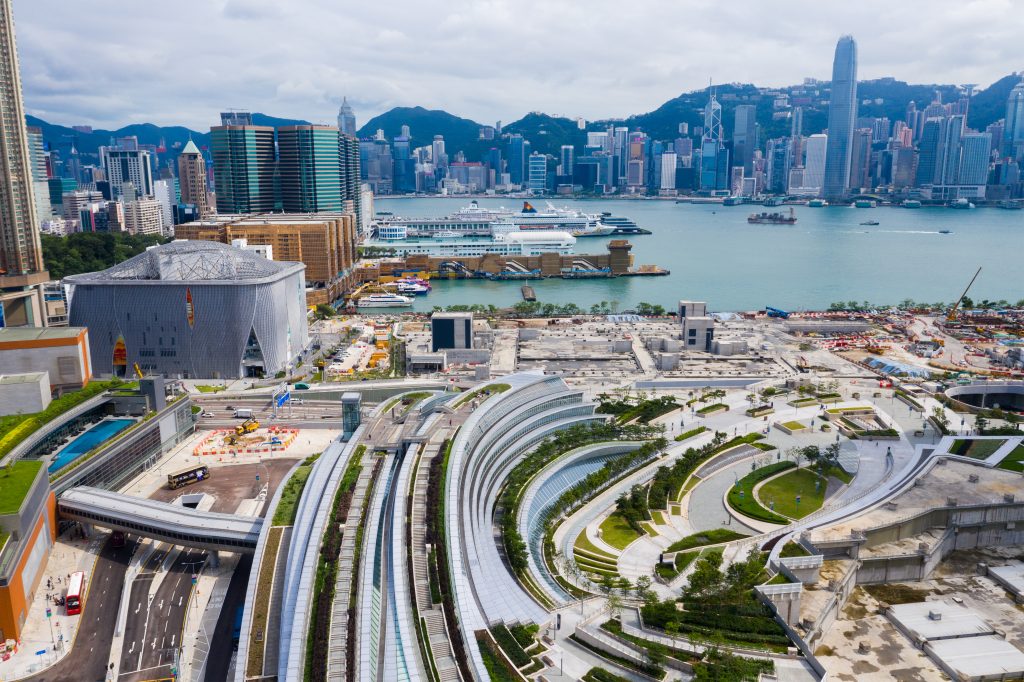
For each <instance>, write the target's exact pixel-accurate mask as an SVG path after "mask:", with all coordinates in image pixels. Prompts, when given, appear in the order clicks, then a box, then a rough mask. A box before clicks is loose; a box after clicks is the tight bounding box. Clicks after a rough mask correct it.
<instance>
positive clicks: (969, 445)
mask: <svg viewBox="0 0 1024 682" xmlns="http://www.w3.org/2000/svg"><path fill="white" fill-rule="evenodd" d="M1004 445H1006V439H1005V438H986V439H973V438H959V439H957V440H955V441H953V447H951V448H950V449H949V451H950V452H951V453H953V454H954V455H960V456H961V457H970V458H971V459H988V458H989V457H991V456H992V454H993V453H995V451H996V450H998V449H999V448H1001V447H1003V446H1004Z"/></svg>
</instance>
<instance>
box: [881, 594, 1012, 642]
mask: <svg viewBox="0 0 1024 682" xmlns="http://www.w3.org/2000/svg"><path fill="white" fill-rule="evenodd" d="M889 618H891V619H892V620H893V621H894V622H895V623H896V624H897V625H898V626H899V627H900V628H901V629H902V630H904V631H905V632H908V633H910V634H911V635H912V636H913V637H915V638H916V639H921V640H925V641H928V642H931V641H934V640H939V639H951V638H956V637H972V638H974V637H975V636H977V635H989V634H992V633H993V632H994V630H993V629H992V627H991V626H990V625H989V624H988V623H986V622H985V621H984V620H983V619H982V618H981V616H979V615H978V614H977V613H976V612H975V611H974V610H973V609H969V608H967V607H966V606H961V605H959V604H955V603H953V602H947V601H922V602H914V603H912V604H896V605H895V606H891V607H889Z"/></svg>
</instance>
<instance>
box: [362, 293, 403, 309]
mask: <svg viewBox="0 0 1024 682" xmlns="http://www.w3.org/2000/svg"><path fill="white" fill-rule="evenodd" d="M356 305H357V306H358V307H360V308H406V307H408V306H411V305H412V298H410V297H409V296H401V295H399V294H370V295H369V296H363V297H362V298H360V299H359V303H357V304H356Z"/></svg>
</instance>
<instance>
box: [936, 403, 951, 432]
mask: <svg viewBox="0 0 1024 682" xmlns="http://www.w3.org/2000/svg"><path fill="white" fill-rule="evenodd" d="M932 419H934V420H935V423H936V424H938V425H939V426H940V427H942V429H941V430H942V431H943V432H945V431H946V430H947V429H948V428H949V417H948V416H947V415H946V409H945V408H944V407H942V406H936V407H935V408H934V409H933V410H932Z"/></svg>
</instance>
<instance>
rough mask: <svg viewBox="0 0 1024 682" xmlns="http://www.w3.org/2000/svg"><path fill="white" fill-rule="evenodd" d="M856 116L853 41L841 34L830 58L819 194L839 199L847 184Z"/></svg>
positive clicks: (855, 70)
mask: <svg viewBox="0 0 1024 682" xmlns="http://www.w3.org/2000/svg"><path fill="white" fill-rule="evenodd" d="M856 120H857V43H856V42H854V40H853V36H843V37H842V38H840V39H839V42H838V43H837V44H836V54H835V59H834V60H833V62H832V93H831V96H830V99H829V104H828V148H827V149H826V150H825V178H824V181H823V183H822V195H823V196H824V197H825V198H826V199H842V198H844V197H845V196H846V194H847V188H848V187H849V186H850V157H851V154H852V151H853V127H854V123H855V122H856Z"/></svg>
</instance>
